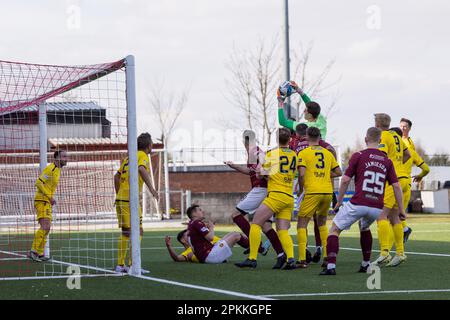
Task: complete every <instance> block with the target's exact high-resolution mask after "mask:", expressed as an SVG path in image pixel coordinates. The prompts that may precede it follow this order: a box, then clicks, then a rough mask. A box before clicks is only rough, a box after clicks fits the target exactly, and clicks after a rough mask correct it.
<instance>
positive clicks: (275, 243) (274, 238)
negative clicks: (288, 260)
mask: <svg viewBox="0 0 450 320" xmlns="http://www.w3.org/2000/svg"><path fill="white" fill-rule="evenodd" d="M264 234H265V235H266V237H267V239H269V241H270V243H271V244H272V247H273V250H275V252H276V253H277V255H279V254H280V253H283V252H284V250H283V246H282V245H281V242H280V239H279V238H278V234H277V233H276V231H275V230H273V229H270V230H269V231H267V232H265V233H264Z"/></svg>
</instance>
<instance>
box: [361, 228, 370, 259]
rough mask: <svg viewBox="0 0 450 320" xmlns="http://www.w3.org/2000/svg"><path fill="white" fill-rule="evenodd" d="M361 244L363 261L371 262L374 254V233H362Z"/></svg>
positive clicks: (366, 231)
mask: <svg viewBox="0 0 450 320" xmlns="http://www.w3.org/2000/svg"><path fill="white" fill-rule="evenodd" d="M360 243H361V250H362V254H363V261H370V255H371V253H372V232H370V230H365V231H361V237H360Z"/></svg>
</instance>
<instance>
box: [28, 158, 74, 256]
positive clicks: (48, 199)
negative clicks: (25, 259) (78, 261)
mask: <svg viewBox="0 0 450 320" xmlns="http://www.w3.org/2000/svg"><path fill="white" fill-rule="evenodd" d="M53 159H54V160H53V163H51V164H49V165H48V166H47V167H46V168H45V169H44V171H42V173H41V175H40V176H39V178H38V179H37V180H36V184H35V186H36V194H35V196H34V208H35V209H36V215H37V221H38V222H39V229H38V230H37V231H36V234H35V235H34V240H33V244H32V246H31V251H30V253H29V257H30V258H31V259H32V260H34V261H36V262H41V261H47V260H49V259H50V257H46V256H44V249H45V244H46V242H47V236H48V233H49V232H50V229H51V226H52V206H54V205H55V204H56V201H55V198H54V195H55V192H56V188H57V187H58V183H59V177H60V174H61V168H62V167H64V166H65V165H66V164H67V153H66V152H65V151H55V153H54V154H53Z"/></svg>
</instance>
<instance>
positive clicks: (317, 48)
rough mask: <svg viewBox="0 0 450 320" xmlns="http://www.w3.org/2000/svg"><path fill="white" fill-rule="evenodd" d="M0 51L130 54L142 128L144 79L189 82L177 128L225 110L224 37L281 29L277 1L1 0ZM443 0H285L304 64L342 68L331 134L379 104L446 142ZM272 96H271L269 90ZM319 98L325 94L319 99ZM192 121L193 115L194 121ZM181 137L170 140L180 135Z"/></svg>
mask: <svg viewBox="0 0 450 320" xmlns="http://www.w3.org/2000/svg"><path fill="white" fill-rule="evenodd" d="M0 3H1V10H0V27H1V30H2V38H1V41H0V59H1V60H12V61H27V62H36V63H51V64H90V63H97V62H107V61H113V60H117V59H119V58H121V57H123V56H125V55H127V54H134V55H135V57H136V63H137V83H138V104H139V106H138V111H139V119H140V121H139V128H140V129H141V130H144V129H145V130H148V131H150V132H151V133H152V134H155V135H158V134H159V132H158V130H157V129H155V122H154V117H153V116H152V115H151V112H150V108H149V107H148V106H147V105H146V100H145V94H146V88H148V86H149V82H150V81H152V79H165V81H166V82H168V83H171V85H173V86H177V87H180V88H185V87H190V98H189V103H188V106H187V109H186V110H185V112H184V113H183V115H182V118H181V120H180V122H179V129H183V130H187V131H189V132H192V131H194V121H195V120H199V121H201V123H202V126H203V128H204V129H208V128H214V127H216V126H217V121H216V120H217V115H218V114H222V115H225V116H227V114H229V118H230V119H231V120H232V119H233V116H236V114H235V113H231V112H228V110H230V104H229V102H228V101H227V100H226V98H225V97H224V92H225V81H224V80H225V78H226V76H227V70H226V67H225V61H226V60H227V58H228V56H229V54H230V52H231V50H232V47H233V45H235V46H236V47H238V48H241V49H251V48H253V47H254V46H255V45H256V43H257V41H258V39H259V38H261V37H262V38H273V37H274V36H275V35H276V34H280V33H281V30H282V29H281V27H282V19H281V18H282V0H264V1H262V0H228V1H215V0H142V1H137V0H136V1H133V0H115V1H114V0H89V1H87V0H79V1H76V0H66V1H61V0H59V1H56V0H54V1H50V0H40V1H1V2H0ZM71 5H76V6H79V7H80V10H81V11H80V13H81V15H80V17H81V20H80V28H79V29H70V28H68V27H67V19H68V13H67V8H68V7H69V6H71ZM373 5H375V6H377V8H379V9H380V10H381V16H380V17H381V24H380V28H379V29H371V28H368V27H367V21H368V19H369V18H370V14H369V13H368V12H367V9H368V8H369V7H370V6H373ZM449 17H450V2H448V1H445V0H431V1H406V0H397V1H385V0H383V1H381V0H372V1H365V0H347V1H331V0H317V1H306V0H291V1H290V19H291V41H292V43H298V42H300V41H302V42H303V43H308V42H310V41H314V56H313V61H312V65H311V70H312V71H313V72H314V71H318V70H320V68H321V67H322V66H323V65H324V64H325V63H326V62H327V61H329V60H330V59H331V58H336V60H337V62H336V65H335V67H334V71H333V74H332V77H336V78H337V77H339V76H342V80H341V82H340V85H339V91H340V96H341V98H340V99H339V102H338V106H337V107H338V112H336V113H334V115H333V116H332V117H331V118H330V119H329V125H328V126H329V132H330V133H332V134H331V135H330V136H329V137H328V140H330V141H331V142H333V143H335V144H340V145H344V146H345V145H347V144H353V142H354V141H355V139H356V137H358V136H359V137H362V135H363V134H364V131H365V129H366V128H367V127H368V126H370V125H372V124H373V116H372V115H373V113H375V112H387V113H389V114H391V116H392V118H393V120H394V123H397V121H398V119H400V117H402V116H405V117H409V118H410V119H411V120H413V122H414V127H413V137H414V138H416V139H420V141H421V142H422V144H423V145H424V146H425V147H426V149H427V151H428V153H433V152H450V144H449V142H448V138H447V137H448V127H449V126H448V121H449V118H450V111H449V107H450V106H449V103H448V101H449V100H450V78H449V71H450V67H449V66H450V63H449V57H450V19H449ZM274 98H275V97H274ZM319 102H320V103H321V104H322V106H323V107H324V108H326V107H327V103H328V102H329V101H327V100H326V99H324V101H319ZM197 125H198V122H197ZM177 147H179V146H177Z"/></svg>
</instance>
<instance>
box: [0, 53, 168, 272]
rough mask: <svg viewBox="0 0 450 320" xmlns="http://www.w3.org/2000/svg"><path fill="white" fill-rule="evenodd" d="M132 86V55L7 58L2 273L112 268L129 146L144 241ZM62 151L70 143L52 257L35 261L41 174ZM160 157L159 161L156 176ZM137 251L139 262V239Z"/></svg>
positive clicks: (0, 132)
mask: <svg viewBox="0 0 450 320" xmlns="http://www.w3.org/2000/svg"><path fill="white" fill-rule="evenodd" d="M134 96H135V93H134V59H133V57H127V58H126V59H122V60H119V61H116V62H112V63H104V64H97V65H83V66H55V65H38V64H28V63H15V62H7V61H0V278H8V277H17V278H25V277H35V276H44V277H49V276H59V277H60V276H67V275H68V272H73V270H78V268H79V270H80V272H81V274H82V275H83V274H90V275H92V274H94V275H107V274H112V275H114V272H113V270H114V267H115V265H116V264H117V243H118V237H119V231H120V230H119V229H118V223H117V217H116V210H115V190H114V180H113V177H114V174H115V173H116V172H117V169H118V168H119V166H120V163H121V160H123V159H124V158H125V157H127V156H128V155H130V190H131V191H130V207H131V211H132V214H131V215H132V229H133V228H134V229H133V231H132V233H134V234H132V241H136V239H137V241H139V235H137V236H136V232H135V230H136V228H137V229H138V228H139V226H138V223H139V222H138V216H137V206H138V202H139V197H138V195H137V182H136V179H137V160H136V148H137V147H136V135H137V134H136V115H135V97H134ZM133 150H134V151H133ZM55 151H65V152H66V154H67V157H68V162H67V165H66V166H64V167H63V168H62V169H61V174H60V180H59V184H58V187H57V189H56V192H55V195H54V199H55V200H56V203H55V204H54V205H53V206H52V226H51V231H50V233H49V235H48V236H47V238H48V241H47V247H46V252H45V256H47V257H50V258H51V259H50V260H48V261H45V262H35V261H32V260H31V259H29V257H28V255H29V252H30V249H31V246H32V243H33V239H34V237H35V233H36V231H37V230H38V229H39V228H40V226H39V223H38V222H37V220H36V209H35V201H34V198H35V193H36V186H35V183H36V181H37V179H38V177H39V175H40V173H41V172H42V170H43V169H44V168H45V167H46V166H47V165H49V164H51V163H52V162H54V159H53V154H54V152H55ZM133 154H134V155H133ZM150 158H151V159H152V160H155V159H156V160H158V159H160V156H158V155H157V154H156V155H152V156H151V157H150ZM156 162H157V161H156ZM133 164H135V166H133ZM159 167H160V165H159V164H158V163H152V169H153V170H154V175H153V176H154V177H155V176H156V179H158V174H161V172H160V171H158V168H159ZM131 180H133V181H134V182H136V183H132V182H131ZM134 185H135V186H134ZM154 206H156V207H157V206H158V204H154ZM153 211H159V210H153ZM136 225H137V227H136ZM129 256H130V254H129ZM133 257H134V259H133V264H134V266H135V267H134V269H135V271H136V270H139V268H140V250H139V243H135V242H133ZM69 266H72V267H74V266H75V267H77V269H73V268H72V270H71V271H68V267H69Z"/></svg>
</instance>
